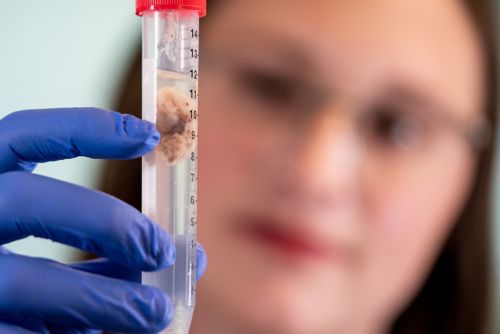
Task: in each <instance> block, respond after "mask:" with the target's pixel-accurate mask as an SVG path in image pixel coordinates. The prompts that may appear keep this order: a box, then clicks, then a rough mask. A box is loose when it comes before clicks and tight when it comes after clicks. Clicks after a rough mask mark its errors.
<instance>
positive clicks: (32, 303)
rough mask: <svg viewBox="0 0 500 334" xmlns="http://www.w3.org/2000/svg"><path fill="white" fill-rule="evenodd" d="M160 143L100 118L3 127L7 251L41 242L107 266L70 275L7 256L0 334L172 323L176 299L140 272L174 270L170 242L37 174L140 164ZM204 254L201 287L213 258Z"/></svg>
mask: <svg viewBox="0 0 500 334" xmlns="http://www.w3.org/2000/svg"><path fill="white" fill-rule="evenodd" d="M158 140H159V134H158V132H157V131H156V129H155V127H154V126H153V125H152V124H151V123H147V122H145V121H142V120H140V119H138V118H136V117H133V116H129V115H121V114H118V113H115V112H110V111H105V110H101V109H96V108H74V109H50V110H28V111H20V112H16V113H13V114H11V115H8V116H7V117H5V118H4V119H2V120H0V245H2V244H5V243H8V242H11V241H14V240H17V239H22V238H24V237H26V236H29V235H33V236H37V237H42V238H47V239H50V240H53V241H57V242H61V243H64V244H67V245H70V246H74V247H78V248H80V249H83V250H86V251H91V252H94V253H96V254H98V255H100V256H102V258H101V259H98V260H93V261H87V262H84V263H78V264H74V265H64V264H61V263H57V262H54V261H51V260H47V259H41V258H31V257H26V256H20V255H15V254H11V253H9V252H8V251H7V250H6V249H5V248H2V247H1V246H0V333H2V334H10V333H16V334H24V333H65V334H66V333H67V334H69V333H95V332H100V330H107V331H117V332H130V333H137V332H155V331H159V330H161V329H163V328H164V327H165V326H166V325H167V324H168V323H169V322H170V320H171V318H172V305H171V302H170V300H169V298H168V296H167V295H166V294H165V293H164V292H163V291H161V290H159V289H157V288H153V287H149V286H143V285H141V284H139V283H138V282H139V280H140V272H141V271H142V270H143V271H152V270H157V269H160V268H164V267H167V266H169V265H171V264H172V263H173V262H174V258H175V247H174V245H173V242H172V239H171V237H170V236H169V235H168V234H166V233H165V232H164V231H163V230H161V229H160V228H159V227H158V225H156V224H154V223H153V222H152V221H150V220H149V219H148V218H147V217H146V216H144V215H142V214H141V213H140V212H138V211H137V210H135V209H134V208H132V207H131V206H129V205H127V204H125V203H124V202H121V201H119V200H118V199H116V198H114V197H111V196H109V195H106V194H103V193H100V192H97V191H93V190H89V189H85V188H82V187H79V186H75V185H71V184H68V183H65V182H61V181H57V180H54V179H50V178H47V177H43V176H38V175H33V174H30V173H29V172H31V171H32V170H33V169H34V168H35V166H36V163H39V162H46V161H54V160H61V159H68V158H74V157H77V156H87V157H91V158H97V159H101V158H102V159H132V158H137V157H140V156H141V155H144V154H145V153H147V152H149V151H150V150H152V149H153V148H154V147H155V146H156V144H157V143H158ZM197 254H198V262H199V266H198V269H199V270H198V272H197V275H198V277H199V275H201V273H202V272H203V270H204V267H205V265H206V258H205V254H204V252H203V250H202V249H201V248H199V249H198V252H197Z"/></svg>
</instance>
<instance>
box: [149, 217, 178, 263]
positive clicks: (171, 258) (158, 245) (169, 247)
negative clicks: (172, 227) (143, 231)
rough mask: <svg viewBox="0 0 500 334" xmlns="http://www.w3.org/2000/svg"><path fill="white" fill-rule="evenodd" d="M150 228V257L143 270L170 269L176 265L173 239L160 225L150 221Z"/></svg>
mask: <svg viewBox="0 0 500 334" xmlns="http://www.w3.org/2000/svg"><path fill="white" fill-rule="evenodd" d="M147 223H148V225H149V226H150V229H149V230H150V231H149V237H148V238H147V239H148V240H150V242H149V247H148V248H149V249H147V253H148V254H149V256H147V258H146V259H145V261H144V264H143V267H142V270H144V271H156V270H159V269H164V268H167V267H170V266H171V265H173V264H174V263H175V258H176V249H175V243H174V240H173V237H172V236H171V235H170V234H168V233H167V232H166V231H165V230H163V229H162V228H161V227H160V226H159V225H158V224H156V223H154V222H152V221H150V220H149V219H148V222H147Z"/></svg>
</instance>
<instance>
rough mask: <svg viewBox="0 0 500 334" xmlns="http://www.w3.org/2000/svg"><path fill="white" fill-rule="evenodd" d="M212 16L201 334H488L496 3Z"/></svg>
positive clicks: (281, 9)
mask: <svg viewBox="0 0 500 334" xmlns="http://www.w3.org/2000/svg"><path fill="white" fill-rule="evenodd" d="M208 3H209V14H208V17H207V18H206V19H204V22H203V27H202V33H203V35H202V38H201V41H202V44H203V45H202V57H201V78H200V91H201V98H200V110H201V122H200V132H201V140H200V162H199V167H200V177H199V192H200V194H199V221H200V224H199V240H200V242H201V243H202V244H203V245H204V246H205V248H206V251H207V253H208V257H209V265H208V269H207V272H206V274H205V276H204V277H203V278H202V280H201V281H200V283H199V289H198V299H197V307H196V312H195V317H194V320H193V327H192V333H194V334H198V333H199V334H233V333H238V334H254V333H255V334H257V333H258V334H295V333H296V334H322V333H324V334H327V333H486V330H487V327H488V315H489V304H490V300H489V296H490V278H491V263H490V246H489V227H490V221H489V208H488V205H489V202H490V186H491V166H492V152H493V147H492V145H491V144H492V142H493V139H494V138H493V136H492V133H493V132H492V131H491V130H492V126H493V125H494V124H495V94H496V82H495V78H494V74H495V70H494V66H493V61H494V56H493V46H492V41H493V24H492V22H493V21H492V18H491V17H490V15H492V13H493V10H492V3H491V2H490V1H477V0H470V1H436V0H408V1H403V2H402V1H396V0H394V1H390V0H375V1H331V0H316V1H305V0H304V1H285V0H265V1H264V0H233V1H223V0H218V1H215V0H209V1H208ZM139 71H140V70H139V64H138V63H137V64H135V67H134V69H133V71H132V72H131V74H130V78H129V80H128V82H127V85H126V87H125V89H124V91H123V97H122V99H121V103H120V106H119V110H120V111H122V112H124V113H136V114H137V112H138V110H140V101H139V97H138V96H139V91H140V89H139V86H140V83H139V73H140V72H139ZM488 144H489V145H488ZM123 164H124V162H110V163H109V166H108V168H107V171H106V174H105V177H104V180H105V181H104V186H103V188H104V190H105V191H107V192H110V193H111V194H113V195H116V196H118V197H120V198H123V199H125V200H127V201H129V202H130V203H133V204H135V205H136V206H138V203H139V198H138V196H139V194H140V187H139V183H138V182H139V179H140V177H139V174H140V167H139V164H137V162H134V165H133V166H129V167H128V168H126V169H124V168H123ZM125 164H126V163H125ZM118 180H130V181H127V182H126V183H119V181H118Z"/></svg>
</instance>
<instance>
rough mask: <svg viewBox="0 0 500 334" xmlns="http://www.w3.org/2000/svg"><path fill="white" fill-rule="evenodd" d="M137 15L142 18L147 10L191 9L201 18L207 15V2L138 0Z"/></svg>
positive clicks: (193, 0) (199, 0)
mask: <svg viewBox="0 0 500 334" xmlns="http://www.w3.org/2000/svg"><path fill="white" fill-rule="evenodd" d="M135 4H136V9H135V13H136V14H137V15H139V16H142V13H143V12H144V11H147V10H154V11H157V10H166V9H191V10H197V11H198V13H200V17H202V16H205V15H206V13H207V0H136V1H135Z"/></svg>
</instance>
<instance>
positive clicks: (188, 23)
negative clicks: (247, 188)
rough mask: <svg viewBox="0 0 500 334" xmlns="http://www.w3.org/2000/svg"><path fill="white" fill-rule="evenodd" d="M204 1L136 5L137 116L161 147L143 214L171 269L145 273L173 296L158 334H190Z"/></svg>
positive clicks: (146, 181) (148, 178)
mask: <svg viewBox="0 0 500 334" xmlns="http://www.w3.org/2000/svg"><path fill="white" fill-rule="evenodd" d="M205 12H206V0H198V1H195V0H190V1H189V0H142V1H141V0H136V14H137V15H139V16H142V22H143V37H142V38H143V47H142V57H143V59H142V62H143V68H142V76H143V78H142V80H143V82H142V114H143V119H145V120H148V121H150V122H153V123H155V124H156V127H157V129H158V131H159V132H160V135H161V139H160V143H159V145H158V147H157V148H156V150H154V151H153V152H151V153H150V154H148V155H147V156H145V157H144V158H143V162H142V209H143V212H144V213H145V214H146V215H148V216H149V217H150V218H152V219H153V220H154V221H156V222H157V223H159V224H160V226H161V227H162V228H164V229H165V230H167V231H168V232H169V233H170V234H171V235H172V236H173V238H174V241H175V245H176V262H175V264H174V265H173V266H172V267H170V268H168V269H165V270H162V271H159V272H155V273H144V274H143V277H142V280H143V283H145V284H148V285H152V286H156V287H160V288H162V289H164V290H165V291H166V292H167V293H168V295H169V296H170V298H171V300H172V303H173V305H174V318H173V320H172V322H171V323H170V326H169V327H168V328H167V329H166V330H165V331H164V332H162V333H176V334H177V333H179V334H187V333H188V332H189V327H190V323H191V318H192V315H193V311H194V305H195V292H196V288H195V283H196V280H195V273H196V223H197V217H196V204H197V190H196V189H197V178H198V173H197V160H198V151H197V141H198V126H197V122H198V58H199V48H198V38H199V19H200V17H202V16H204V15H205Z"/></svg>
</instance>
